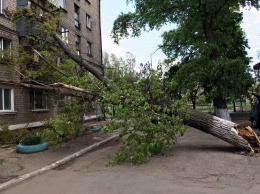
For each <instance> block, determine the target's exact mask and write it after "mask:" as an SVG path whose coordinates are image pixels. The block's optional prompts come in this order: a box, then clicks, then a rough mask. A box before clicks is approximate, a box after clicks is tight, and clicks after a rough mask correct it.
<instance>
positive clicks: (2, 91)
mask: <svg viewBox="0 0 260 194" xmlns="http://www.w3.org/2000/svg"><path fill="white" fill-rule="evenodd" d="M13 107H14V94H13V89H8V88H0V112H4V111H13V110H14V108H13Z"/></svg>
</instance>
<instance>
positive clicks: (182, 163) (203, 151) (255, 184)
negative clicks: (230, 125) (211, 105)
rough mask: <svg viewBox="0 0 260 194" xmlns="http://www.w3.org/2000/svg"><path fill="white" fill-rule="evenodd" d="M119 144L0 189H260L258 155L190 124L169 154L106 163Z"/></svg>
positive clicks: (12, 192)
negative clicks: (139, 161)
mask: <svg viewBox="0 0 260 194" xmlns="http://www.w3.org/2000/svg"><path fill="white" fill-rule="evenodd" d="M117 148H118V144H117V143H115V142H111V143H109V144H108V145H106V146H103V147H102V148H100V149H98V150H95V151H93V152H91V153H88V154H86V155H83V156H82V157H80V158H78V159H76V160H74V161H72V162H70V163H68V164H66V165H65V166H62V167H61V168H59V169H55V170H51V171H49V172H47V173H45V174H42V175H40V176H37V177H35V178H32V179H29V180H28V181H26V182H23V183H21V184H19V185H17V186H15V187H13V188H9V189H7V190H5V191H3V192H2V194H17V193H19V194H36V193H40V194H42V193H48V194H60V193H62V194H82V193H87V194H139V193H140V194H146V193H149V194H156V193H160V194H164V193H165V194H169V193H181V194H183V193H189V194H190V193H193V194H196V193H217V194H221V193H223V194H226V193H229V194H230V193H236V194H240V193H241V194H244V193H247V194H254V193H255V194H258V193H260V158H258V157H250V156H243V155H241V154H239V153H237V152H238V150H236V149H235V148H234V147H233V146H231V145H229V144H227V143H226V142H223V141H221V140H219V139H217V138H215V137H213V136H211V135H207V134H205V133H203V132H200V131H198V130H196V129H193V128H189V129H188V131H187V132H186V134H185V136H184V137H181V138H179V141H178V145H177V146H176V148H175V150H174V151H172V152H171V153H170V156H168V157H166V156H156V157H154V158H152V159H151V161H150V162H149V163H147V164H143V165H139V166H134V165H131V164H129V163H125V164H123V165H120V166H117V167H106V163H107V162H108V159H107V155H108V154H112V153H114V152H115V150H116V149H117Z"/></svg>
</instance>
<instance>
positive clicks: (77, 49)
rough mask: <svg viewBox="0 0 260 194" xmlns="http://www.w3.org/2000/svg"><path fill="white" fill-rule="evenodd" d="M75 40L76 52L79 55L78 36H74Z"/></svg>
mask: <svg viewBox="0 0 260 194" xmlns="http://www.w3.org/2000/svg"><path fill="white" fill-rule="evenodd" d="M75 39H76V40H75V46H76V52H77V54H78V55H80V36H79V35H76V37H75Z"/></svg>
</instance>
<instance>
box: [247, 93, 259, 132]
mask: <svg viewBox="0 0 260 194" xmlns="http://www.w3.org/2000/svg"><path fill="white" fill-rule="evenodd" d="M249 121H251V126H252V127H253V128H257V127H259V121H260V97H255V98H254V103H253V107H252V110H251V111H250V113H249Z"/></svg>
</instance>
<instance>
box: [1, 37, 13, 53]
mask: <svg viewBox="0 0 260 194" xmlns="http://www.w3.org/2000/svg"><path fill="white" fill-rule="evenodd" d="M10 48H11V41H10V40H6V39H3V38H0V50H1V51H2V50H5V49H10Z"/></svg>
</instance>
